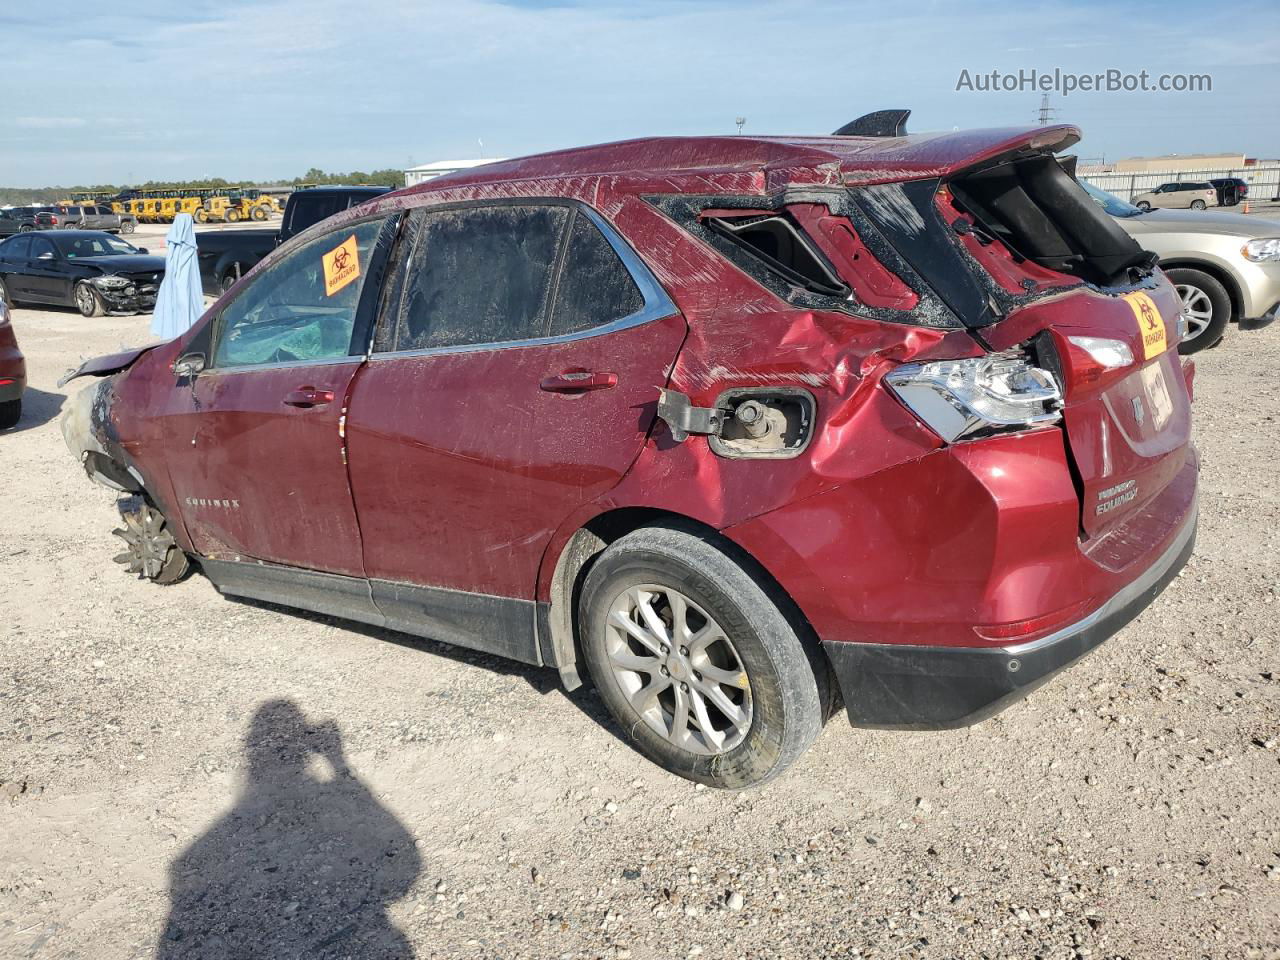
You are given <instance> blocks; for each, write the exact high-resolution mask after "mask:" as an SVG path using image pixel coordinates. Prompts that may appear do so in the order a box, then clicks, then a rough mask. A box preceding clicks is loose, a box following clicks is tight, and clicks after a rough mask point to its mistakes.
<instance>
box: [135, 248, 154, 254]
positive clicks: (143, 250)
mask: <svg viewBox="0 0 1280 960" xmlns="http://www.w3.org/2000/svg"><path fill="white" fill-rule="evenodd" d="M138 252H139V253H150V252H151V251H150V250H148V249H147V248H146V247H139V248H138Z"/></svg>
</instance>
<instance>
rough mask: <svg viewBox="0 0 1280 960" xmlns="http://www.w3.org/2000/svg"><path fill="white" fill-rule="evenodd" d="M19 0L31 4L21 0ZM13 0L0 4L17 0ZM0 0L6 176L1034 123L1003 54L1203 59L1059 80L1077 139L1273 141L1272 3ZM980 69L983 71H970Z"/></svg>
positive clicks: (16, 181)
mask: <svg viewBox="0 0 1280 960" xmlns="http://www.w3.org/2000/svg"><path fill="white" fill-rule="evenodd" d="M14 7H17V8H18V10H17V11H16V12H11V11H13V9H14ZM5 8H8V9H5ZM44 9H45V10H47V12H43V13H42V12H41V7H40V5H37V4H35V3H31V2H26V3H22V4H10V3H5V4H3V7H0V37H2V38H3V40H4V42H3V53H0V76H3V78H4V90H5V94H4V96H3V97H0V185H3V186H23V187H28V186H29V187H39V186H46V185H53V184H65V185H70V184H88V183H139V182H143V181H146V180H169V179H194V178H200V177H215V176H220V177H224V178H227V179H231V180H239V179H250V180H259V181H262V182H266V181H269V180H272V179H278V178H292V177H295V176H300V175H301V174H303V173H304V172H305V171H306V170H307V169H308V168H310V167H313V166H314V167H320V168H321V169H324V170H329V171H347V170H355V169H359V170H371V169H377V168H385V167H403V166H407V165H409V164H410V162H411V161H412V162H413V163H426V162H430V161H436V160H452V159H463V158H475V157H480V156H489V157H493V156H518V155H522V154H528V153H536V152H541V151H544V150H554V149H557V148H561V147H569V146H576V145H581V144H585V143H598V142H606V141H611V140H622V139H628V138H631V137H639V136H650V135H657V134H667V135H669V134H674V135H696V134H706V133H712V134H722V133H732V132H734V131H735V129H736V127H735V119H736V118H738V117H744V118H745V119H746V123H745V125H744V128H743V130H744V132H745V133H747V134H751V133H757V134H766V133H767V134H788V133H793V134H801V133H803V134H824V133H830V132H831V131H833V130H834V129H835V128H836V127H838V126H840V125H841V124H843V123H845V122H846V121H848V120H851V119H853V118H854V117H856V116H859V115H860V114H863V113H866V112H869V111H871V110H876V109H881V108H886V107H904V108H910V109H911V110H912V111H913V113H912V117H911V120H910V123H909V129H911V130H914V131H926V130H946V129H953V128H966V127H982V126H1023V125H1028V126H1029V125H1033V124H1035V123H1036V117H1037V109H1038V107H1039V105H1040V93H1039V92H1036V91H1034V90H1023V91H1017V92H1003V91H1000V92H978V91H974V90H957V89H956V87H957V84H958V82H959V81H960V78H961V76H962V71H965V70H967V71H968V72H969V76H970V78H971V79H972V78H976V77H977V76H978V75H980V74H989V73H990V72H991V71H992V70H999V71H1001V72H1004V73H1009V74H1016V73H1017V72H1018V71H1019V70H1031V69H1037V70H1039V71H1041V72H1050V73H1051V72H1052V71H1053V70H1054V69H1055V68H1057V69H1060V70H1063V71H1067V72H1072V73H1077V74H1091V73H1095V72H1100V71H1106V70H1108V69H1113V70H1118V71H1124V72H1132V73H1137V72H1139V71H1142V70H1146V71H1148V72H1149V73H1150V74H1151V76H1152V77H1153V78H1154V77H1157V76H1159V75H1160V74H1165V73H1168V74H1175V73H1207V74H1209V75H1210V76H1211V77H1212V87H1213V89H1212V92H1206V93H1190V92H1184V93H1154V92H1147V93H1137V92H1135V93H1107V92H1078V91H1077V92H1075V93H1072V94H1070V95H1068V96H1062V95H1061V94H1060V93H1052V94H1051V101H1052V105H1053V107H1054V108H1055V109H1056V114H1055V120H1057V121H1060V122H1067V123H1074V124H1077V125H1079V126H1080V127H1082V128H1083V130H1084V134H1085V137H1084V140H1083V142H1082V143H1081V144H1080V145H1079V147H1077V148H1076V152H1077V153H1078V154H1079V155H1080V156H1081V157H1087V158H1094V157H1105V158H1106V159H1108V160H1115V159H1120V158H1122V157H1127V156H1151V155H1162V154H1168V153H1218V152H1238V153H1245V154H1248V155H1249V156H1257V157H1263V158H1274V157H1280V40H1278V39H1277V38H1280V5H1276V4H1271V3H1253V4H1248V5H1246V6H1245V7H1240V8H1238V12H1239V13H1240V17H1239V19H1237V18H1235V17H1234V16H1232V17H1227V18H1223V17H1215V16H1211V15H1210V14H1209V13H1207V12H1206V9H1205V8H1204V7H1203V5H1200V4H1192V3H1189V2H1183V0H1167V2H1162V3H1148V2H1138V3H1135V2H1112V3H1082V4H1071V5H1068V4H1066V3H1064V2H1057V3H1045V4H1039V3H1030V4H1017V5H1013V4H1007V3H998V4H997V3H983V4H971V3H964V2H948V3H944V2H937V3H934V2H931V0H913V2H911V3H885V2H874V3H863V2H844V3H840V2H829V0H790V2H788V0H763V2H758V0H632V2H618V3H612V2H586V0H582V2H573V0H560V2H554V3H551V2H541V0H507V2H500V0H449V2H443V3H438V2H428V0H422V2H415V0H185V2H183V3H181V4H175V3H173V2H172V0H117V2H116V3H113V4H102V3H100V2H86V0H62V2H60V3H58V4H56V6H51V7H47V8H44ZM974 82H975V84H976V80H975V81H974Z"/></svg>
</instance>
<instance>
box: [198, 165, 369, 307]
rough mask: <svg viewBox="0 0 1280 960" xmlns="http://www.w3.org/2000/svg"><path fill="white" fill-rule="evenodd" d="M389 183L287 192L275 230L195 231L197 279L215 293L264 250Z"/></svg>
mask: <svg viewBox="0 0 1280 960" xmlns="http://www.w3.org/2000/svg"><path fill="white" fill-rule="evenodd" d="M390 190H391V188H390V187H308V188H306V189H304V190H295V191H294V192H293V193H291V194H289V200H288V202H286V203H285V207H284V217H283V218H282V221H281V224H280V229H279V230H204V231H201V232H200V233H197V234H196V248H197V250H198V251H199V259H200V282H201V284H202V285H203V286H204V292H205V293H206V294H208V295H209V296H211V297H219V296H221V295H222V294H223V293H225V292H226V291H227V290H228V289H230V288H231V285H232V284H234V283H235V282H236V281H237V280H239V279H240V278H241V277H242V276H243V275H244V274H246V273H248V272H249V270H251V269H252V268H253V266H254V265H255V264H256V263H257V262H258V261H259V260H261V259H262V258H263V257H265V256H266V255H267V254H268V253H270V252H271V251H272V250H274V249H275V248H276V247H278V246H279V245H280V244H282V243H284V242H285V241H286V240H288V239H289V238H290V237H292V236H294V235H295V234H298V233H301V232H302V231H303V230H305V229H307V227H310V226H311V225H312V224H316V223H319V222H320V221H321V220H325V219H327V218H329V217H331V216H333V215H334V214H335V213H341V212H342V211H343V210H346V209H347V208H348V207H354V206H356V205H357V204H361V203H364V202H365V201H366V200H372V199H373V198H374V197H380V196H382V194H384V193H387V192H389V191H390Z"/></svg>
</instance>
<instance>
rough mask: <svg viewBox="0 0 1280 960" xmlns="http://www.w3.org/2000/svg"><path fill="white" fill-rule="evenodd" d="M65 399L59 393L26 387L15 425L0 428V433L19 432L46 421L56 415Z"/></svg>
mask: <svg viewBox="0 0 1280 960" xmlns="http://www.w3.org/2000/svg"><path fill="white" fill-rule="evenodd" d="M66 399H67V398H66V397H64V396H63V395H62V394H60V393H46V392H45V391H43V390H34V389H32V388H31V387H27V389H26V390H24V391H22V418H21V419H20V420H19V421H18V423H17V426H13V427H10V428H9V429H8V430H0V435H4V434H10V433H21V432H22V431H23V430H31V429H33V428H35V427H39V426H41V425H43V424H46V423H48V422H49V421H50V420H53V419H54V418H55V417H57V416H58V413H59V412H60V411H61V410H62V404H63V401H65V400H66Z"/></svg>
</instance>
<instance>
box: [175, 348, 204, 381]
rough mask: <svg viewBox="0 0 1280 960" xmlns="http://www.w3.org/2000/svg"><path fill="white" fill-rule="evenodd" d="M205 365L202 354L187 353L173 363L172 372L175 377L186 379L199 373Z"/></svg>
mask: <svg viewBox="0 0 1280 960" xmlns="http://www.w3.org/2000/svg"><path fill="white" fill-rule="evenodd" d="M206 363H207V361H206V360H205V356H204V354H203V353H188V354H186V355H185V356H181V357H179V358H178V359H177V360H175V361H173V372H174V375H175V376H177V377H179V378H181V379H187V378H189V377H194V376H195V375H196V374H198V373H200V371H201V370H203V369H204V368H205V364H206Z"/></svg>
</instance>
